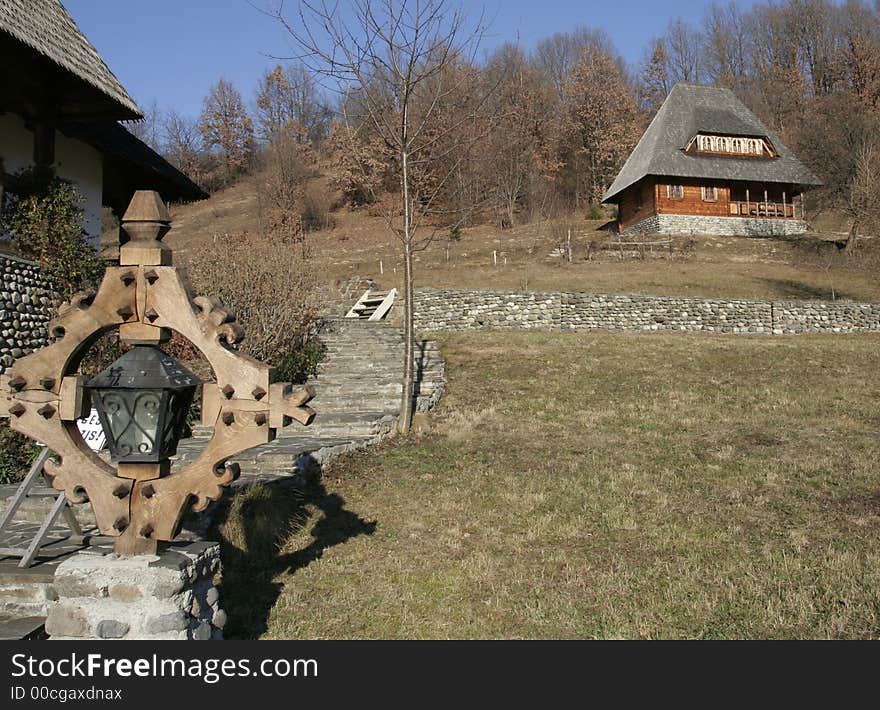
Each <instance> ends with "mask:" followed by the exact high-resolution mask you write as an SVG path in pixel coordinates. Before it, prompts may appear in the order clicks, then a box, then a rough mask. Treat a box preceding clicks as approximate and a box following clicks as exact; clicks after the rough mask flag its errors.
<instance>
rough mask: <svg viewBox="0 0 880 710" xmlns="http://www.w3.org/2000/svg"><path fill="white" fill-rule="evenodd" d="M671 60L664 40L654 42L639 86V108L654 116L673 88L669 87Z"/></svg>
mask: <svg viewBox="0 0 880 710" xmlns="http://www.w3.org/2000/svg"><path fill="white" fill-rule="evenodd" d="M668 66H669V58H668V57H667V54H666V44H665V43H664V42H663V40H662V39H655V40H654V47H653V49H652V50H651V56H650V57H649V58H648V59H647V60H646V61H645V62H644V67H643V69H642V75H641V81H640V85H639V104H640V106H639V108H641V110H642V111H645V112H646V113H648V114H650V115H651V116H653V115H654V114H655V113H657V111H658V110H659V109H660V106H661V105H662V104H663V102H664V101H665V100H666V96H667V95H668V94H669V91H670V89H671V88H672V87H671V86H670V85H669V69H668Z"/></svg>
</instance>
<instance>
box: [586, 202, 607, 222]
mask: <svg viewBox="0 0 880 710" xmlns="http://www.w3.org/2000/svg"><path fill="white" fill-rule="evenodd" d="M586 218H587V219H605V214H604V213H603V212H602V208H601V207H600V206H599V205H590V208H589V209H588V210H587V214H586Z"/></svg>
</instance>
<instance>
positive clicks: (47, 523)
mask: <svg viewBox="0 0 880 710" xmlns="http://www.w3.org/2000/svg"><path fill="white" fill-rule="evenodd" d="M50 453H51V451H49V449H48V448H46V447H43V450H42V451H40V455H39V456H37V458H36V460H35V461H34V463H33V465H32V466H31V470H30V471H28V474H27V476H25V478H24V480H23V481H22V482H21V485H20V486H19V487H18V490H17V491H16V492H15V495H14V496H13V497H12V500H11V501H10V502H9V508H7V510H6V512H5V513H4V514H3V518H2V520H0V539H2V537H3V534H4V533H5V532H6V528H7V526H8V525H9V524H10V523H11V522H12V519H13V518H14V517H15V513H16V512H17V511H18V509H19V507H20V506H21V504H22V503H24V501H25V500H26V499H27V498H55V503H54V504H53V505H52V508H51V510H50V511H49V513H48V514H47V515H46V518H45V519H44V520H43V522H42V523H41V525H40V529H39V530H38V531H37V534H36V535H35V536H34V539H33V540H31V543H30V545H28V546H27V547H0V557H21V562H19V563H18V566H19V567H30V565H31V562H33V559H34V557H36V556H37V554H38V553H39V551H40V548H42V547H43V544H44V543H45V541H46V538H47V537H48V535H49V532H50V531H51V530H52V527H53V526H54V525H55V522H56V521H57V520H58V516H59V515H61V516H64V521H65V522H66V523H67V526H68V527H69V528H70V532H71V536H70V540H71V541H72V542H82V539H83V531H82V528H81V527H80V525H79V522H78V521H77V519H76V516H75V515H74V514H73V511H72V510H71V509H70V505H69V504H68V502H67V498H66V497H65V495H64V493H63V492H61V491H56V490H55V489H54V488H49V487H45V486H38V485H36V484H37V482H38V481H39V479H40V476H42V474H43V464H44V463H46V459H48V458H49V454H50Z"/></svg>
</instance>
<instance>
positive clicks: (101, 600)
mask: <svg viewBox="0 0 880 710" xmlns="http://www.w3.org/2000/svg"><path fill="white" fill-rule="evenodd" d="M219 569H220V546H219V545H217V544H216V543H210V542H193V543H189V544H188V545H174V546H172V547H171V549H169V550H166V551H165V552H162V553H161V554H159V555H139V556H137V557H118V556H117V555H115V554H103V553H101V552H99V551H92V550H86V551H84V552H80V553H77V554H76V555H73V556H72V557H69V558H68V559H66V560H64V561H63V562H62V563H61V564H59V565H58V569H57V571H56V572H55V582H54V588H55V593H56V595H57V598H58V600H57V602H55V603H54V604H52V605H50V607H49V610H48V612H49V613H48V616H47V617H46V633H48V634H49V637H50V638H51V639H53V640H65V639H67V640H69V639H79V640H83V639H142V640H143V639H147V640H156V641H158V640H174V639H181V640H183V639H193V640H198V641H208V640H211V639H221V638H222V637H223V631H222V629H223V627H224V626H225V624H226V612H225V611H224V610H223V609H221V608H220V594H219V592H218V590H217V587H215V586H214V575H215V574H216V573H217V572H218V570H219Z"/></svg>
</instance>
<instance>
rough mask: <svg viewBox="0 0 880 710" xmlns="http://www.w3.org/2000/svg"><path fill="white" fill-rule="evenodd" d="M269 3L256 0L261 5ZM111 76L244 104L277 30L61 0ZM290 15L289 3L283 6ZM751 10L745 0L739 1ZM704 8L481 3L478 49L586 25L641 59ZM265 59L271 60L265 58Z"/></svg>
mask: <svg viewBox="0 0 880 710" xmlns="http://www.w3.org/2000/svg"><path fill="white" fill-rule="evenodd" d="M269 1H270V0H254V2H255V3H256V4H260V3H263V4H264V5H265V4H266V3H268V2H269ZM62 2H63V3H64V5H65V7H66V8H67V10H68V11H69V12H70V14H71V15H72V16H73V18H74V20H76V22H77V24H79V26H80V28H81V29H82V30H83V32H84V33H85V35H86V36H87V37H88V38H89V40H90V41H91V42H92V44H94V45H95V47H96V48H97V49H98V51H99V52H100V53H101V55H102V56H103V57H104V59H105V61H106V62H107V64H108V65H109V66H110V69H112V70H113V72H114V73H115V74H116V76H117V77H118V78H119V79H120V81H121V82H122V84H123V85H124V86H125V87H126V88H127V89H128V91H129V93H130V94H131V95H132V96H133V97H134V99H135V100H136V101H137V102H138V103H139V104H140V105H141V107H144V106H146V105H148V104H149V103H150V102H151V101H152V100H153V99H155V100H156V101H157V102H158V104H159V106H160V108H169V107H173V108H176V109H177V110H178V111H180V112H181V113H184V114H188V115H197V114H198V113H199V111H200V110H201V104H202V97H204V95H205V94H206V93H207V92H208V89H209V88H210V86H211V84H213V83H214V82H216V81H217V79H218V78H219V77H220V76H223V77H225V78H227V79H229V80H231V81H232V82H233V83H235V84H236V86H238V88H239V90H241V92H242V94H243V96H244V97H245V100H246V101H248V102H250V101H251V100H252V99H253V93H254V90H255V86H256V83H257V79H258V77H259V76H260V74H261V73H262V71H263V70H264V68H266V67H267V66H272V65H274V64H275V63H277V62H276V60H275V59H273V58H272V56H271V55H274V56H276V57H277V56H287V55H289V54H290V53H291V49H290V44H289V42H288V40H287V38H286V35H285V32H284V30H283V29H282V28H281V27H280V26H279V25H278V24H277V23H276V22H274V21H273V20H272V19H270V18H268V17H266V16H264V15H261V14H260V13H259V12H257V11H256V10H255V9H254V8H253V7H251V6H250V5H249V4H248V3H247V2H246V0H147V1H146V2H145V1H144V0H62ZM287 4H288V5H289V6H290V7H291V8H292V7H293V6H294V5H295V0H288V3H287ZM740 4H741V5H743V6H747V5H751V1H750V0H745V1H744V2H741V3H740ZM706 5H707V3H705V2H699V1H697V0H676V1H675V2H666V3H658V2H656V1H655V0H601V1H599V2H590V1H584V0H581V1H580V2H573V1H572V0H486V2H484V3H482V5H481V4H480V3H467V2H465V3H464V6H465V7H466V8H468V9H470V8H473V9H474V11H475V12H478V11H479V8H480V7H481V6H482V7H485V9H486V14H487V16H489V17H490V18H493V21H492V24H491V27H490V32H489V36H488V37H487V39H486V41H485V43H484V46H485V47H486V49H487V50H491V49H492V47H493V46H496V45H498V44H501V43H502V42H504V41H507V40H516V39H517V38H518V39H519V42H520V44H522V46H523V47H525V48H527V49H531V48H532V47H534V45H535V44H536V43H537V42H538V41H539V40H541V39H542V38H544V37H547V36H550V35H552V34H553V33H555V32H564V31H567V30H571V29H573V28H574V27H576V26H577V25H580V24H583V25H588V26H591V27H600V28H602V29H604V30H605V31H606V32H607V33H608V34H609V35H610V37H611V39H612V40H613V41H614V43H615V45H616V46H617V49H618V51H620V52H621V54H623V56H624V57H625V58H626V59H627V60H628V61H630V62H637V61H639V59H640V58H641V57H642V54H643V52H644V48H645V47H646V45H647V43H648V41H649V40H650V39H651V38H652V37H655V36H658V35H660V34H662V33H663V32H664V30H665V29H666V26H667V24H668V23H669V21H670V19H672V18H675V17H678V16H682V17H685V18H687V19H690V20H691V21H698V20H699V19H700V18H701V17H702V15H703V12H704V8H705V6H706ZM267 55H270V56H267Z"/></svg>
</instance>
